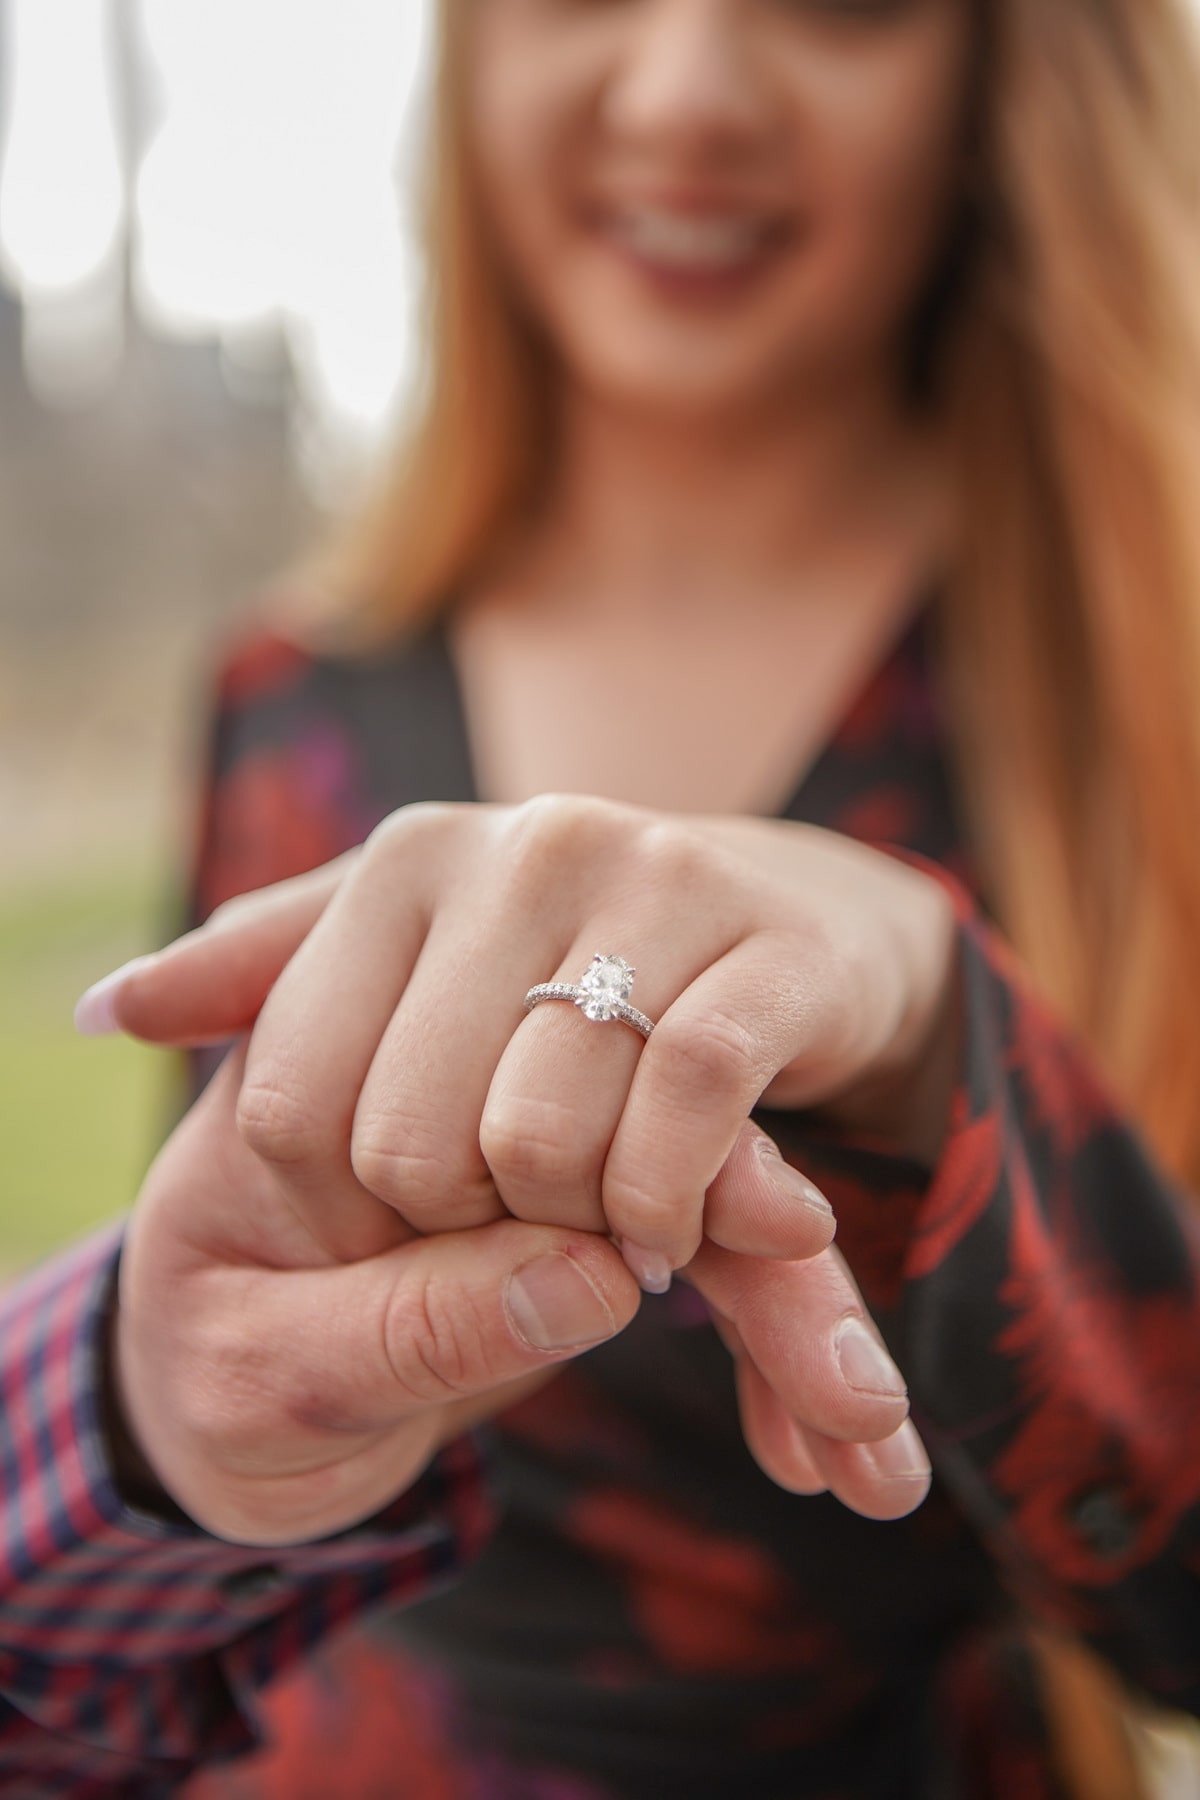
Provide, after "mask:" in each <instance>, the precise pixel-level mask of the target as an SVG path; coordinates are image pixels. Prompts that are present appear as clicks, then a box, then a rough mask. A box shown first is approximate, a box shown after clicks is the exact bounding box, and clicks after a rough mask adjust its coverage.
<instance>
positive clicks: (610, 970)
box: [575, 950, 636, 1019]
mask: <svg viewBox="0 0 1200 1800" xmlns="http://www.w3.org/2000/svg"><path fill="white" fill-rule="evenodd" d="M635 973H636V971H635V970H634V969H631V968H630V966H629V964H628V963H627V962H626V961H625V958H624V957H623V956H601V954H600V952H599V950H597V952H596V954H595V956H593V958H592V960H591V962H590V963H589V964H588V966H587V968H586V969H585V970H584V972H583V974H582V975H581V976H580V977H579V985H580V987H581V988H582V989H583V992H582V994H580V996H579V998H578V999H577V1000H576V1002H575V1004H576V1006H577V1007H578V1008H579V1009H580V1011H581V1012H585V1013H586V1014H587V1016H588V1018H589V1019H611V1018H613V1017H614V1016H615V1008H616V1002H617V1001H618V1000H628V998H629V993H630V989H631V988H632V987H633V977H634V975H635Z"/></svg>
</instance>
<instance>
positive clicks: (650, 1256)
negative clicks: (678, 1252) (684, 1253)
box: [621, 1238, 671, 1294]
mask: <svg viewBox="0 0 1200 1800" xmlns="http://www.w3.org/2000/svg"><path fill="white" fill-rule="evenodd" d="M621 1255H622V1256H623V1257H624V1258H625V1267H626V1268H627V1269H628V1270H629V1272H630V1274H631V1275H632V1276H633V1277H634V1279H635V1280H636V1281H637V1283H638V1285H639V1286H640V1287H641V1288H642V1289H643V1290H644V1291H645V1292H646V1293H647V1294H665V1293H666V1291H667V1289H668V1288H669V1287H670V1285H671V1259H670V1257H669V1256H664V1255H663V1253H662V1251H661V1250H647V1249H645V1248H644V1247H643V1246H642V1245H641V1244H635V1243H634V1241H633V1239H632V1238H622V1239H621Z"/></svg>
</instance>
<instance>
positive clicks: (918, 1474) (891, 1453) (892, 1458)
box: [863, 1419, 930, 1481]
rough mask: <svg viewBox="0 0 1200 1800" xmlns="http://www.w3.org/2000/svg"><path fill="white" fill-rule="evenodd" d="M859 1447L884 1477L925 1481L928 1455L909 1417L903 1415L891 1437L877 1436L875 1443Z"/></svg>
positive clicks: (927, 1470)
mask: <svg viewBox="0 0 1200 1800" xmlns="http://www.w3.org/2000/svg"><path fill="white" fill-rule="evenodd" d="M863 1449H864V1450H865V1451H866V1453H867V1455H868V1456H869V1457H870V1459H871V1461H872V1462H873V1463H874V1464H875V1467H876V1469H877V1470H878V1472H879V1474H880V1475H882V1476H883V1478H884V1480H885V1481H926V1480H928V1478H929V1474H930V1467H929V1457H928V1455H927V1454H926V1450H925V1446H924V1444H923V1443H922V1442H921V1440H920V1438H919V1437H918V1436H917V1430H916V1427H915V1426H914V1424H913V1422H912V1420H911V1419H905V1421H904V1423H903V1425H902V1426H901V1427H900V1429H899V1431H894V1432H893V1433H892V1435H891V1437H887V1438H880V1440H879V1442H878V1443H875V1444H864V1445H863Z"/></svg>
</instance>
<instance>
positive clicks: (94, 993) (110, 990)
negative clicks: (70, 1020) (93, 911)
mask: <svg viewBox="0 0 1200 1800" xmlns="http://www.w3.org/2000/svg"><path fill="white" fill-rule="evenodd" d="M153 961H154V957H153V955H150V956H135V957H133V958H132V959H131V961H129V962H127V963H122V964H121V967H120V968H119V969H114V970H113V972H112V974H111V975H105V976H104V978H103V980H101V981H95V982H93V983H92V985H91V987H90V988H88V989H87V991H86V992H85V993H82V994H80V996H79V999H78V1000H77V1001H76V1002H75V1029H76V1031H78V1032H80V1033H82V1035H83V1036H84V1037H106V1036H107V1035H108V1033H109V1032H113V1031H119V1030H120V1026H119V1025H118V1024H117V1015H116V1010H115V1008H116V999H117V995H118V994H119V993H120V991H121V989H122V987H123V986H124V985H125V982H126V980H127V978H128V977H129V976H130V975H132V973H133V971H134V970H135V969H140V968H143V967H144V966H145V964H146V963H149V962H153Z"/></svg>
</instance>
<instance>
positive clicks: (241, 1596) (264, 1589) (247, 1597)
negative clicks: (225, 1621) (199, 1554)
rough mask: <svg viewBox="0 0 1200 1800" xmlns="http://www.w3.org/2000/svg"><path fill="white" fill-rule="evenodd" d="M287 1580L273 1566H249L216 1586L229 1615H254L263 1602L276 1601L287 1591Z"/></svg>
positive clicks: (274, 1565)
mask: <svg viewBox="0 0 1200 1800" xmlns="http://www.w3.org/2000/svg"><path fill="white" fill-rule="evenodd" d="M287 1586H288V1581H287V1576H286V1575H285V1574H284V1572H283V1570H282V1569H281V1568H279V1567H278V1565H277V1564H276V1563H252V1564H251V1566H250V1567H249V1568H247V1569H234V1570H232V1571H231V1573H230V1574H228V1575H222V1577H221V1579H220V1580H219V1581H218V1582H217V1593H218V1595H219V1596H220V1598H221V1600H222V1602H223V1603H224V1604H225V1605H226V1606H227V1607H228V1608H229V1610H230V1612H235V1613H252V1612H257V1611H258V1609H259V1608H260V1607H261V1606H262V1605H263V1603H264V1601H267V1600H275V1599H277V1598H278V1597H279V1596H280V1595H281V1594H283V1593H285V1592H286V1590H287Z"/></svg>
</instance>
